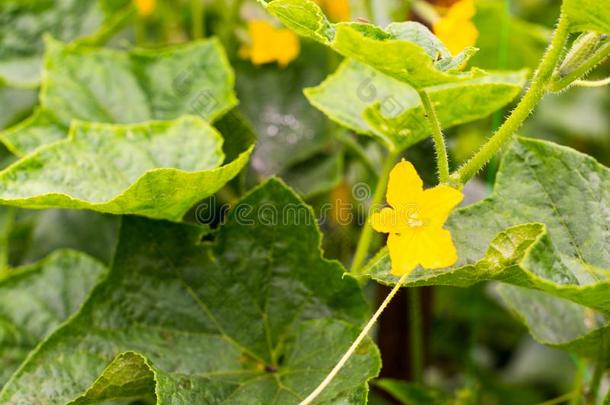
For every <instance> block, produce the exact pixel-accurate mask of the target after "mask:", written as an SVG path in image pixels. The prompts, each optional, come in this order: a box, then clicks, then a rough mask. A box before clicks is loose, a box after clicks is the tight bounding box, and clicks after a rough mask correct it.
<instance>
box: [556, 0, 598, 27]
mask: <svg viewBox="0 0 610 405" xmlns="http://www.w3.org/2000/svg"><path fill="white" fill-rule="evenodd" d="M562 12H563V13H564V14H565V16H566V18H567V19H568V21H569V22H570V27H571V30H572V31H573V32H583V31H595V32H600V33H604V34H608V35H610V0H564V2H563V6H562Z"/></svg>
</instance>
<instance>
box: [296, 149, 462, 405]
mask: <svg viewBox="0 0 610 405" xmlns="http://www.w3.org/2000/svg"><path fill="white" fill-rule="evenodd" d="M463 197H464V196H463V194H462V193H461V192H460V191H459V190H456V189H454V188H452V187H449V186H447V185H442V184H441V185H438V186H436V187H434V188H431V189H428V190H424V189H423V181H422V179H421V177H419V175H418V174H417V172H416V171H415V168H414V167H413V165H412V164H411V163H410V162H407V161H405V160H403V161H401V162H400V163H398V164H397V165H396V166H394V168H393V169H392V171H391V172H390V177H389V181H388V189H387V193H386V199H387V202H388V204H389V205H390V207H387V208H384V209H382V210H381V211H380V212H377V213H375V214H373V215H372V216H371V218H370V220H369V221H370V223H371V226H372V227H373V229H375V230H376V231H378V232H383V233H388V234H389V236H388V250H389V251H390V259H391V261H392V274H393V275H394V276H397V277H400V279H399V280H398V282H397V283H396V285H395V286H394V288H393V289H392V291H390V293H389V294H388V296H387V297H386V298H385V300H384V301H383V303H382V304H381V305H380V306H379V308H378V309H377V311H376V312H375V314H373V316H372V317H371V319H370V320H369V321H368V323H367V324H366V326H365V327H364V328H363V329H362V332H361V333H360V335H358V337H357V338H356V339H355V340H354V342H353V343H352V345H351V346H350V348H349V349H348V350H347V351H346V352H345V354H344V355H343V357H342V358H341V360H339V362H338V363H337V364H336V365H335V367H334V368H333V369H332V371H331V372H330V373H329V374H328V375H327V376H326V377H325V378H324V380H323V381H322V382H321V383H320V385H319V386H318V387H317V388H316V389H315V390H314V391H313V392H312V393H311V394H309V396H308V397H307V398H305V399H304V400H303V401H302V402H301V404H300V405H307V404H310V403H312V402H313V401H314V400H315V399H316V398H317V397H318V396H319V395H320V394H321V393H322V391H323V390H324V389H325V388H326V387H327V386H328V385H329V384H330V383H331V382H332V380H333V378H334V377H335V376H336V375H337V374H338V373H339V371H340V370H341V369H342V368H343V366H344V365H345V364H346V363H347V361H348V360H349V358H350V357H351V355H352V354H353V353H354V352H355V351H356V349H357V348H358V346H359V345H360V343H361V342H362V340H364V338H365V337H366V336H367V335H368V333H369V332H370V330H371V328H372V327H373V325H374V324H375V322H377V319H378V318H379V316H380V315H381V314H382V313H383V311H384V310H385V308H386V307H387V306H388V304H389V303H390V301H391V300H392V298H394V296H395V295H396V293H397V292H398V290H399V289H400V287H401V286H403V284H404V283H405V281H406V279H407V277H408V276H409V274H411V272H412V271H413V270H414V269H415V268H416V267H417V266H418V265H419V266H421V267H423V268H424V269H437V268H443V267H449V266H452V265H453V264H455V262H456V261H457V258H458V257H457V251H456V249H455V245H454V244H453V240H452V239H451V233H450V232H449V231H448V230H446V229H443V225H444V224H445V221H446V220H447V218H448V217H449V214H450V213H451V211H452V210H453V208H455V206H457V205H458V204H459V203H460V202H461V201H462V199H463Z"/></svg>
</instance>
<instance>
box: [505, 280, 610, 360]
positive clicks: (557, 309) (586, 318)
mask: <svg viewBox="0 0 610 405" xmlns="http://www.w3.org/2000/svg"><path fill="white" fill-rule="evenodd" d="M496 288H497V291H498V293H499V295H500V297H501V298H502V300H503V301H504V303H505V305H506V306H507V307H508V309H509V310H510V311H511V312H512V313H513V314H514V315H515V316H517V317H518V318H519V319H520V320H521V321H522V322H523V323H524V324H525V325H526V326H527V327H528V329H529V331H530V333H531V335H532V336H533V337H534V339H536V340H537V341H538V342H539V343H542V344H544V345H547V346H551V347H556V348H559V349H563V350H568V351H571V352H575V353H578V354H579V355H581V356H585V357H589V358H592V359H598V358H599V356H600V355H604V356H606V357H607V358H608V359H610V353H608V352H607V351H606V347H607V344H608V343H609V340H608V339H609V338H610V323H609V322H608V318H607V317H606V315H604V314H602V313H600V312H598V311H595V310H593V309H591V308H587V307H585V306H582V305H579V304H576V303H574V302H571V301H568V300H565V299H563V298H557V297H554V296H552V295H549V294H547V293H544V292H541V291H536V290H531V289H527V288H524V287H517V286H513V285H508V284H499V285H498V286H496Z"/></svg>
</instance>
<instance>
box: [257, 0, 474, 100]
mask: <svg viewBox="0 0 610 405" xmlns="http://www.w3.org/2000/svg"><path fill="white" fill-rule="evenodd" d="M259 2H260V3H261V4H262V5H263V6H264V7H265V8H266V9H267V11H269V12H270V13H271V14H273V15H274V16H276V17H278V18H279V19H280V21H282V22H283V23H284V24H285V25H286V26H288V27H289V28H291V29H293V30H294V31H295V32H297V33H298V34H299V35H303V36H305V37H309V38H311V39H314V40H316V41H318V42H321V43H323V44H325V45H328V46H329V47H331V48H332V49H334V50H335V51H337V52H338V53H340V54H341V55H343V56H346V57H348V58H352V59H355V60H358V61H360V62H362V63H365V64H367V65H370V66H372V67H374V68H376V69H377V70H379V71H381V72H383V73H385V74H387V75H389V76H391V77H394V78H396V79H398V80H400V81H403V82H406V83H409V84H410V85H412V86H413V87H415V88H416V89H419V88H422V87H425V86H433V85H437V84H442V83H451V82H458V81H460V80H465V79H470V78H473V77H476V76H481V75H483V74H484V73H483V72H482V71H479V70H471V71H470V72H468V73H459V72H457V70H458V68H459V67H460V66H463V65H464V64H465V63H466V62H467V61H468V59H469V57H470V56H472V54H473V52H474V50H473V49H472V48H467V49H466V50H464V52H463V53H462V54H460V55H458V56H456V57H455V58H453V57H452V56H451V54H450V53H449V51H448V50H447V48H446V47H445V46H444V45H443V44H442V43H441V42H440V41H439V40H438V39H437V38H436V37H435V36H434V34H432V33H431V32H430V31H429V30H428V29H427V28H426V27H425V26H423V25H421V24H419V23H416V22H411V21H410V22H401V23H392V24H390V25H388V27H387V28H386V29H382V28H380V27H377V26H375V25H372V24H367V23H360V22H340V23H337V24H332V23H330V22H329V21H328V19H326V17H325V16H324V14H323V13H322V11H321V10H320V7H319V6H318V5H317V4H316V3H314V2H313V1H311V0H273V1H269V2H267V1H264V0H259Z"/></svg>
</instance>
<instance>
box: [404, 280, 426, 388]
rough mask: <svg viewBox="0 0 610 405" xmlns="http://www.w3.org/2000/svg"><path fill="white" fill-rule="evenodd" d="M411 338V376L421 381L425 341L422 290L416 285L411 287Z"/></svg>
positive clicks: (415, 380)
mask: <svg viewBox="0 0 610 405" xmlns="http://www.w3.org/2000/svg"><path fill="white" fill-rule="evenodd" d="M408 294H409V338H410V340H409V341H410V355H411V376H412V378H413V381H414V382H416V383H421V382H422V381H423V379H424V343H423V329H422V313H421V291H420V289H419V288H417V287H414V288H410V289H409V292H408Z"/></svg>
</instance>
